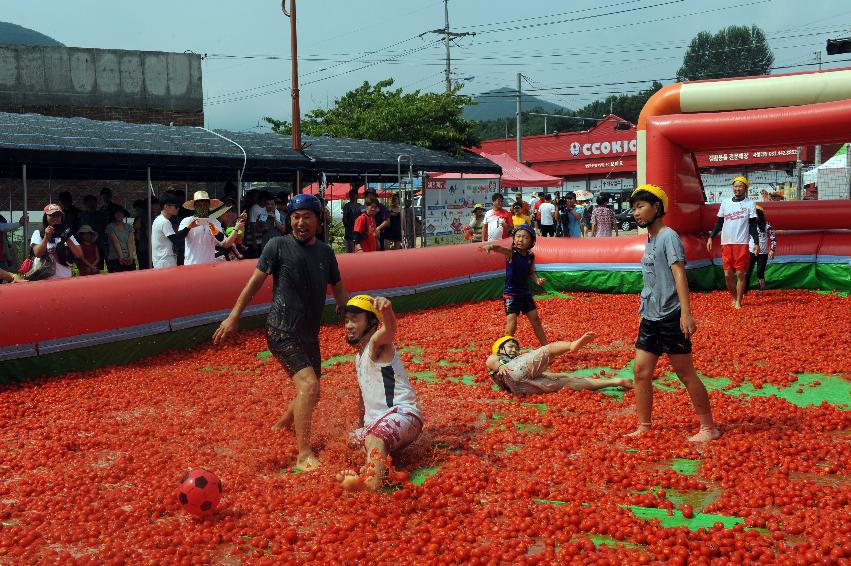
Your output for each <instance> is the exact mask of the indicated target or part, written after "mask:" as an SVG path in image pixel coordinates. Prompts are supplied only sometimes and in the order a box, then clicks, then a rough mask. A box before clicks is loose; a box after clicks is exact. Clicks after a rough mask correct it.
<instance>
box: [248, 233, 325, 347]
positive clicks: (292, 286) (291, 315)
mask: <svg viewBox="0 0 851 566" xmlns="http://www.w3.org/2000/svg"><path fill="white" fill-rule="evenodd" d="M257 269H259V270H260V271H262V272H263V273H266V274H268V275H271V276H272V277H273V279H274V287H273V295H272V310H271V311H269V317H268V318H267V319H266V325H267V326H268V327H269V328H273V329H275V330H279V331H283V332H293V333H304V334H307V335H309V336H313V337H315V336H316V335H318V334H319V326H320V323H321V321H322V311H323V309H324V308H325V295H326V292H327V290H328V285H336V284H337V283H338V282H339V281H340V269H339V268H338V267H337V256H335V255H334V250H332V249H331V247H330V246H328V245H327V244H325V243H323V242H320V241H318V240H317V241H316V243H315V244H314V245H312V246H306V245H302V244H299V243H298V242H297V241H296V239H295V238H293V236H292V235H291V234H288V235H286V236H282V237H279V238H272V240H270V241H269V243H268V244H266V246H265V247H264V248H263V253H262V254H261V255H260V261H258V262H257ZM305 337H307V336H305Z"/></svg>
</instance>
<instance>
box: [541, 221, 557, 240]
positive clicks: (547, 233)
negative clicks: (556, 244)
mask: <svg viewBox="0 0 851 566" xmlns="http://www.w3.org/2000/svg"><path fill="white" fill-rule="evenodd" d="M555 235H556V225H555V224H541V236H542V237H546V238H551V237H553V236H555Z"/></svg>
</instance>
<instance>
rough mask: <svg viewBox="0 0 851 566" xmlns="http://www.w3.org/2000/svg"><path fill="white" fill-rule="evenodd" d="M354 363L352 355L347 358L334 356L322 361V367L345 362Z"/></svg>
mask: <svg viewBox="0 0 851 566" xmlns="http://www.w3.org/2000/svg"><path fill="white" fill-rule="evenodd" d="M353 361H355V357H354V356H353V355H347V356H334V357H332V358H328V359H327V360H322V366H321V367H324V368H327V367H330V366H333V365H336V364H344V363H346V362H353Z"/></svg>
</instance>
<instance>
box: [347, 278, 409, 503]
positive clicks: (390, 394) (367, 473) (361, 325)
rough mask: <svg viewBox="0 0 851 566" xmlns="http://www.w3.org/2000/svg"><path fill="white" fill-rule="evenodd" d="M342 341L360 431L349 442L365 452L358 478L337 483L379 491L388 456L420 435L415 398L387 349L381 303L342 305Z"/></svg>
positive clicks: (387, 307) (390, 332) (391, 327)
mask: <svg viewBox="0 0 851 566" xmlns="http://www.w3.org/2000/svg"><path fill="white" fill-rule="evenodd" d="M345 328H346V341H347V342H348V343H349V344H351V345H352V346H354V347H355V348H357V354H356V355H355V369H356V370H357V376H358V386H359V390H360V410H361V414H360V422H361V427H360V428H359V429H357V430H356V431H354V432H353V433H352V434H351V436H350V441H351V444H352V445H353V446H356V447H362V448H363V449H364V450H365V451H366V464H365V465H364V466H363V468H361V473H360V474H358V473H357V472H355V471H354V470H344V471H342V472H340V473H339V474H337V480H338V481H340V482H341V483H342V484H343V487H344V488H345V489H361V488H364V487H367V488H369V489H372V490H377V489H379V488H380V487H381V486H382V485H383V483H384V475H385V472H386V469H385V465H384V462H385V460H386V458H387V455H388V454H391V453H393V452H398V451H401V450H402V449H404V448H405V447H406V446H408V445H409V444H411V443H412V442H414V441H415V440H416V439H417V438H418V437H419V435H420V433H421V432H422V430H423V414H422V411H421V410H420V408H419V405H418V404H417V394H416V392H414V388H413V387H412V386H411V382H410V380H409V379H408V373H407V371H405V366H404V365H402V360H401V358H400V357H399V352H398V351H397V350H396V348H395V346H394V345H393V339H394V337H395V335H396V315H395V313H394V312H393V305H392V304H391V303H390V301H389V300H388V299H386V298H384V297H370V296H369V295H356V296H354V297H352V298H351V299H349V301H348V303H346V323H345Z"/></svg>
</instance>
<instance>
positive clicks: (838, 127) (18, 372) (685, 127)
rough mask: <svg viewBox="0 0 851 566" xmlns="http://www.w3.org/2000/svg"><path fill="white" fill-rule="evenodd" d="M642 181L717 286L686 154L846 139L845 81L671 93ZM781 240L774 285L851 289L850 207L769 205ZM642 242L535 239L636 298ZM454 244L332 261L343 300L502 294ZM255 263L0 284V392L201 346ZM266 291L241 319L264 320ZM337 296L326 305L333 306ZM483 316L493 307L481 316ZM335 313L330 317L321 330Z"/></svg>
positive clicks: (557, 269)
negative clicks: (655, 191)
mask: <svg viewBox="0 0 851 566" xmlns="http://www.w3.org/2000/svg"><path fill="white" fill-rule="evenodd" d="M638 130H639V131H638V144H639V146H638V150H639V151H638V163H639V171H638V173H639V182H645V181H646V182H651V183H655V184H658V185H661V186H663V187H664V188H665V189H666V191H667V192H668V194H669V198H670V202H671V206H670V211H669V212H668V216H667V222H668V223H669V224H670V225H671V226H673V227H674V228H675V229H677V230H678V231H679V232H680V233H681V235H682V238H683V243H684V245H685V248H686V255H687V257H688V265H687V270H688V271H687V273H688V276H689V281H690V284H691V286H692V289H694V290H708V289H718V288H723V275H722V274H721V272H720V269H719V267H720V259H719V258H718V257H716V256H710V255H709V254H708V253H707V251H706V247H705V235H703V236H701V233H704V234H705V232H706V231H707V230H709V229H710V228H711V226H712V224H713V223H714V218H715V214H716V211H717V208H716V207H715V206H712V205H706V204H705V203H704V197H703V190H702V187H701V184H700V177H699V175H698V173H697V168H696V165H695V162H694V158H693V157H692V153H691V152H692V151H695V150H705V149H721V148H726V147H747V146H748V145H755V146H756V145H765V144H767V143H769V142H771V143H775V144H776V143H791V144H798V143H829V142H844V141H847V140H846V138H847V136H848V135H849V134H848V132H851V70H847V69H843V70H837V71H825V72H819V73H804V74H798V75H786V76H771V77H756V78H744V79H735V80H727V81H708V82H699V83H688V84H683V85H672V86H669V87H665V88H664V89H662V90H661V91H659V92H658V93H656V94H655V95H654V96H653V97H652V98H651V99H650V101H649V102H648V103H647V105H646V107H645V109H644V110H643V112H642V114H641V118H640V120H639V125H638ZM765 208H766V214H767V215H768V217H769V219H770V221H771V222H772V223H773V224H774V225H775V226H776V227H777V228H778V229H781V230H794V231H795V232H786V233H783V234H782V235H781V236H780V237H779V244H778V250H777V257H776V258H775V260H774V261H773V262H772V263H771V264H770V265H769V271H768V281H769V286H770V287H775V288H777V287H794V288H821V289H828V290H831V289H840V290H845V291H847V290H849V289H851V232H849V231H848V229H849V228H851V200H849V201H820V202H788V203H783V202H782V203H768V204H767V205H766V207H765ZM644 244H645V238H644V237H642V236H634V237H624V238H608V239H581V240H575V239H573V240H571V239H561V238H558V239H557V238H542V239H539V240H538V245H537V246H536V248H535V252H536V256H537V264H538V267H537V269H538V271H539V272H541V273H543V274H544V275H545V277H546V279H547V284H546V287H547V290H568V289H569V290H588V291H598V292H637V291H638V290H640V288H641V265H640V262H641V255H642V252H643V249H644ZM476 248H477V246H475V245H456V246H446V247H434V248H425V249H416V250H399V251H389V252H384V253H380V254H359V255H356V256H355V255H347V256H341V257H340V258H339V261H340V268H341V271H342V273H343V277H344V281H345V283H346V286H347V288H348V290H349V291H350V292H360V291H365V292H373V293H381V294H384V295H387V296H390V297H394V303H395V304H396V307H397V309H398V310H400V311H404V310H411V309H417V308H427V307H431V306H437V305H441V304H449V303H458V302H462V301H470V300H483V299H487V298H495V297H498V296H499V294H500V291H501V288H502V274H503V268H502V262H501V260H500V258H499V256H494V255H488V256H485V255H482V254H480V253H478V252H477V250H476ZM253 269H254V264H253V262H225V263H218V264H211V265H203V266H191V267H180V268H170V269H162V270H156V271H153V270H147V271H139V272H129V273H117V274H110V275H98V276H94V277H86V278H74V279H65V280H53V281H44V282H39V283H34V284H20V285H18V284H16V285H2V286H0V320H3V321H4V325H3V326H2V328H0V382H3V381H8V380H13V379H27V378H31V377H35V376H39V375H50V374H59V373H64V372H69V371H82V370H89V369H93V368H96V367H101V366H105V365H111V364H121V363H127V362H129V361H132V360H134V359H137V358H139V357H142V356H145V355H151V354H156V353H158V352H161V351H164V350H167V349H174V348H180V347H185V346H189V345H192V344H196V343H198V342H201V341H203V340H207V339H209V337H210V336H211V334H212V332H213V329H214V328H215V326H216V325H217V324H218V321H220V320H222V319H223V318H224V317H225V316H226V315H227V313H228V312H229V309H230V307H231V306H232V304H233V302H234V301H235V299H236V297H237V295H238V294H239V291H240V289H241V288H242V286H243V285H244V283H245V281H246V280H247V279H248V277H249V275H250V273H251V271H252V270H253ZM270 300H271V281H269V282H268V283H267V285H266V286H265V287H264V288H263V289H262V290H261V291H260V292H259V293H258V295H257V296H256V297H255V300H254V301H253V303H252V305H251V306H250V307H249V309H248V310H247V311H246V315H245V317H246V319H247V321H246V324H247V325H260V324H262V322H263V317H264V316H265V314H266V313H267V312H268V310H269V307H270ZM330 301H331V299H330V297H329V303H330ZM484 308H490V307H488V306H485V307H484ZM332 313H333V309H331V308H330V306H329V308H328V309H327V315H328V318H329V320H331V319H332V318H331V317H332V316H333V314H332Z"/></svg>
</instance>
